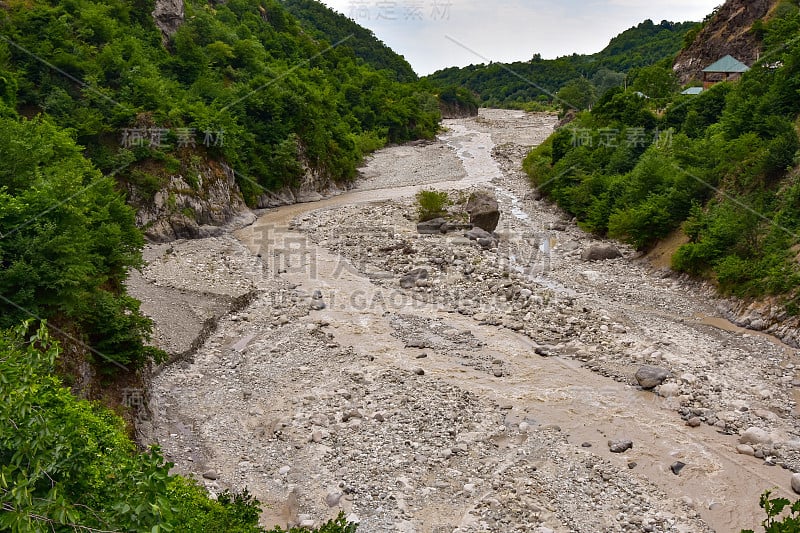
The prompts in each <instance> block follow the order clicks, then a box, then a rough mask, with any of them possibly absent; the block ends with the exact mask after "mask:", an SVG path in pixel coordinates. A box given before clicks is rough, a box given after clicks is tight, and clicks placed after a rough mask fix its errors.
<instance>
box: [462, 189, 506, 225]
mask: <svg viewBox="0 0 800 533" xmlns="http://www.w3.org/2000/svg"><path fill="white" fill-rule="evenodd" d="M466 210H467V213H469V221H470V223H471V224H472V225H473V226H477V227H479V228H481V229H484V230H486V231H488V232H489V233H491V232H493V231H494V230H495V229H497V223H498V222H500V205H499V204H498V203H497V198H495V196H494V194H492V193H491V192H489V191H486V190H480V191H476V192H474V193H472V194H471V195H470V197H469V201H467V207H466Z"/></svg>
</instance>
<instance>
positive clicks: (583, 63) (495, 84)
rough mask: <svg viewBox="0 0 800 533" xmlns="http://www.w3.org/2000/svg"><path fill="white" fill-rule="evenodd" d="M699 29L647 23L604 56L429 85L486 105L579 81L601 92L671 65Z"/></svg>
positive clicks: (490, 69) (470, 71)
mask: <svg viewBox="0 0 800 533" xmlns="http://www.w3.org/2000/svg"><path fill="white" fill-rule="evenodd" d="M697 27H699V23H696V22H682V23H674V22H669V21H662V22H661V23H660V24H655V23H653V21H652V20H646V21H644V22H642V23H641V24H639V25H638V26H636V27H633V28H630V29H628V30H625V31H624V32H622V33H621V34H619V35H618V36H616V37H614V38H613V39H612V40H611V42H610V43H609V44H608V46H607V47H606V48H604V49H603V50H602V51H601V52H598V53H596V54H591V55H579V54H573V55H571V56H563V57H559V58H557V59H542V58H541V56H540V55H539V54H535V55H534V56H533V59H531V60H530V61H525V62H522V61H518V62H514V63H508V64H505V63H490V64H489V65H485V64H480V65H470V66H468V67H464V68H458V67H452V68H447V69H444V70H440V71H438V72H435V73H433V74H431V75H430V76H428V77H427V78H426V79H427V80H428V81H430V82H431V83H432V84H434V85H436V86H439V87H446V86H450V85H455V86H460V87H464V88H467V89H470V90H471V91H473V92H474V93H476V94H477V95H479V100H480V101H481V104H482V105H488V106H491V105H508V104H513V103H522V102H530V101H533V100H537V99H539V100H549V99H550V95H551V94H555V93H556V92H557V91H558V90H559V89H560V88H561V87H563V86H564V85H565V84H566V83H567V82H569V81H571V80H574V79H575V78H579V77H586V78H590V79H592V80H593V81H594V82H595V84H596V85H597V86H598V88H599V89H600V91H599V92H603V90H605V89H608V88H609V87H611V86H615V85H621V84H622V83H623V80H624V74H625V73H627V72H629V71H630V70H632V69H636V68H640V67H645V66H649V65H653V64H655V63H658V62H660V61H663V60H665V59H671V58H672V57H673V56H674V55H675V54H677V53H678V52H679V51H680V50H681V47H682V46H683V43H684V39H685V36H686V34H687V33H688V32H689V31H691V30H692V29H694V28H697Z"/></svg>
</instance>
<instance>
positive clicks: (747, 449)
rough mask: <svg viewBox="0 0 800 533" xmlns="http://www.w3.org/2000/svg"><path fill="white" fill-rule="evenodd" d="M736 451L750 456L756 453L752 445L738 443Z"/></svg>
mask: <svg viewBox="0 0 800 533" xmlns="http://www.w3.org/2000/svg"><path fill="white" fill-rule="evenodd" d="M736 452H737V453H740V454H742V455H749V456H750V457H752V456H753V455H755V453H756V451H755V450H754V449H753V447H752V446H750V445H749V444H740V445H738V446H737V447H736Z"/></svg>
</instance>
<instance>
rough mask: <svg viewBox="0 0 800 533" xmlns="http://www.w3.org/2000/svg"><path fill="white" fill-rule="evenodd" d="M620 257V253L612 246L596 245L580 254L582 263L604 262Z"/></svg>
mask: <svg viewBox="0 0 800 533" xmlns="http://www.w3.org/2000/svg"><path fill="white" fill-rule="evenodd" d="M618 257H622V252H620V251H619V249H617V247H616V246H614V245H613V244H606V243H598V244H593V245H591V246H589V247H588V248H586V249H585V250H584V251H583V254H581V259H582V260H584V261H606V260H608V259H616V258H618Z"/></svg>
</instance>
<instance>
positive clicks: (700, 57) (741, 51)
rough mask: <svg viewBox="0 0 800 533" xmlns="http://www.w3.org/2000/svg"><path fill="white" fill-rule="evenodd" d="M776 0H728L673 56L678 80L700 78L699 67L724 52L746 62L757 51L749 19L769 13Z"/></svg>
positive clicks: (706, 64) (752, 19)
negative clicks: (691, 41)
mask: <svg viewBox="0 0 800 533" xmlns="http://www.w3.org/2000/svg"><path fill="white" fill-rule="evenodd" d="M779 3H780V0H728V1H727V2H725V4H724V5H723V6H722V7H721V8H720V9H719V10H718V11H717V13H716V14H715V15H714V16H713V17H712V18H711V20H709V21H708V23H707V24H706V25H705V27H704V28H703V29H702V30H701V31H700V33H699V34H698V35H697V38H696V39H695V40H694V42H693V43H692V44H691V45H690V46H688V47H687V48H685V49H684V50H683V51H682V52H681V53H680V54H679V55H678V57H677V59H676V60H675V64H674V66H673V69H674V70H675V72H676V73H677V74H678V77H679V78H680V81H681V83H682V84H686V83H689V82H691V81H693V80H702V77H703V74H702V71H703V69H704V68H706V67H707V66H708V65H710V64H711V63H713V62H715V61H717V60H718V59H720V58H721V57H723V56H725V55H728V54H730V55H732V56H733V57H735V58H736V59H738V60H739V61H741V62H742V63H745V64H746V65H748V66H750V65H752V64H753V63H755V61H756V60H757V59H758V57H759V54H760V53H761V41H760V39H759V38H758V36H757V34H756V33H754V32H752V31H751V29H752V27H753V23H755V21H757V20H759V19H763V18H765V17H767V16H769V14H770V12H771V11H772V10H773V9H774V8H775V7H776V6H777V5H778V4H779Z"/></svg>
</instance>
